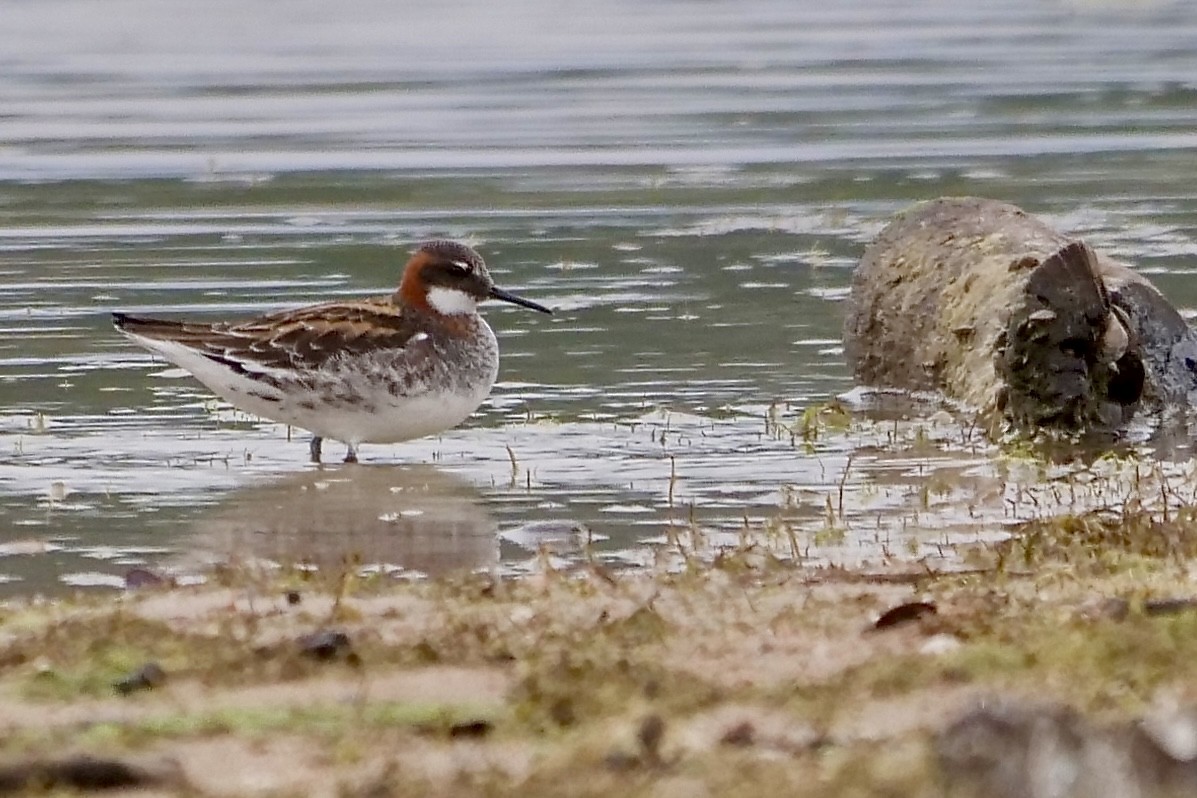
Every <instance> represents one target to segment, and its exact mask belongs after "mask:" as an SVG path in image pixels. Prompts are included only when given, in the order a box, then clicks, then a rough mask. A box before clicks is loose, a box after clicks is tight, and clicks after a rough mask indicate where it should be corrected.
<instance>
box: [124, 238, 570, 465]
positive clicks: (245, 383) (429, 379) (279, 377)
mask: <svg viewBox="0 0 1197 798" xmlns="http://www.w3.org/2000/svg"><path fill="white" fill-rule="evenodd" d="M485 299H501V300H503V301H504V302H512V303H514V304H516V305H522V306H523V307H526V308H531V309H532V310H538V311H540V312H541V313H552V311H551V310H549V309H548V308H546V307H544V306H543V305H539V304H537V303H535V302H533V301H531V300H528V299H523V298H522V297H518V296H516V295H514V294H511V293H508V292H507V291H504V290H503V289H501V288H497V287H496V286H495V284H494V282H493V281H492V280H491V276H490V273H489V272H488V271H487V269H486V264H485V263H484V262H483V260H482V257H481V256H480V255H479V254H478V253H477V252H475V251H474V250H472V249H471V248H469V247H467V246H465V245H464V244H458V243H455V242H453V241H431V242H428V243H426V244H423V245H421V246H420V248H419V249H417V250H416V252H415V254H413V255H412V256H411V259H410V260H409V261H408V262H407V267H406V268H405V269H404V270H403V280H402V281H401V282H400V283H399V288H398V289H397V290H396V291H395V293H393V294H392V295H390V296H387V297H380V298H377V299H364V300H360V301H347V302H328V303H325V304H321V305H312V306H311V307H306V308H300V309H298V310H289V311H283V312H280V313H271V314H269V315H266V316H262V317H260V318H257V319H253V320H251V321H247V322H242V323H239V324H237V323H228V322H218V323H215V324H199V323H190V322H180V321H164V320H159V319H145V318H137V317H134V316H129V315H126V314H124V313H114V314H113V323H114V324H115V325H116V328H117V329H118V330H120V331H121V332H122V333H124V334H125V335H127V336H128V337H129V338H131V339H133V340H134V341H136V342H137V343H138V344H140V345H141V346H144V347H145V348H146V349H149V350H151V351H153V352H156V353H158V354H160V355H162V356H163V357H165V358H166V359H167V360H169V361H171V362H172V363H174V364H175V365H177V366H180V367H182V368H184V369H186V370H187V371H189V372H191V373H192V374H193V375H194V376H195V378H196V379H198V380H199V381H200V382H202V383H203V384H204V385H206V386H207V387H208V388H209V389H210V390H212V391H213V392H214V393H216V394H217V395H218V396H220V397H221V398H222V399H224V400H225V401H227V402H228V403H229V404H231V405H233V406H234V407H237V408H240V409H241V410H244V411H246V412H248V413H252V414H254V415H257V416H262V417H264V418H268V419H271V420H274V421H279V422H283V423H286V424H290V425H292V426H295V427H300V428H301V429H306V430H309V431H310V432H312V433H313V435H314V436H315V437H313V438H312V443H311V449H310V451H311V456H312V461H313V462H319V461H320V446H321V442H322V439H323V438H332V439H334V440H339V441H343V442H344V443H345V444H346V445H348V447H349V451H348V453H347V454H346V455H345V462H356V461H357V447H358V446H359V445H360V444H362V443H397V442H399V441H406V440H411V439H413V438H419V437H422V436H424V435H432V434H434V433H437V432H441V431H443V430H446V429H449V428H450V427H454V426H456V425H458V424H460V423H461V422H462V421H464V420H465V419H466V417H467V416H469V415H470V413H472V412H474V410H475V409H477V407H478V405H480V404H481V403H482V400H483V399H485V398H486V397H487V395H488V394H489V393H490V389H491V387H492V386H493V385H494V383H495V378H496V377H497V376H498V372H499V346H498V342H497V341H496V340H495V334H494V333H493V332H492V331H491V329H490V326H489V325H487V323H486V322H485V321H483V319H482V317H481V316H479V315H478V312H477V311H478V303H479V302H481V301H482V300H485Z"/></svg>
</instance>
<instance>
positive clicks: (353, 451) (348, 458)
mask: <svg viewBox="0 0 1197 798" xmlns="http://www.w3.org/2000/svg"><path fill="white" fill-rule="evenodd" d="M348 445H349V451H347V452H345V462H346V463H356V462H357V447H356V446H354V445H353V444H352V443H351V444H348Z"/></svg>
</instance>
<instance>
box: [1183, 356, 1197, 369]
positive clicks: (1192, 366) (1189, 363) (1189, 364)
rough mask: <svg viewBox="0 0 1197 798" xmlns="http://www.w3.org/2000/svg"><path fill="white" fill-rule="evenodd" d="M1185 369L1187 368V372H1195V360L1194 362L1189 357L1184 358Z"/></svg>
mask: <svg viewBox="0 0 1197 798" xmlns="http://www.w3.org/2000/svg"><path fill="white" fill-rule="evenodd" d="M1185 368H1187V369H1188V370H1189V371H1193V372H1197V360H1194V359H1193V358H1191V357H1186V358H1185Z"/></svg>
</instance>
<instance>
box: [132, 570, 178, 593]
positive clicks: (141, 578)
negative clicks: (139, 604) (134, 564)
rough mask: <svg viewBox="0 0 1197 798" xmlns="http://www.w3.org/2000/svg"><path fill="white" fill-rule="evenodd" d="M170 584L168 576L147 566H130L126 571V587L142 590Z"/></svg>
mask: <svg viewBox="0 0 1197 798" xmlns="http://www.w3.org/2000/svg"><path fill="white" fill-rule="evenodd" d="M167 584H170V582H169V581H168V580H167V579H166V577H164V576H161V575H159V574H156V573H154V572H153V571H151V570H149V569H146V568H130V569H129V570H128V571H126V572H125V589H126V590H141V589H142V588H147V587H162V586H163V585H167Z"/></svg>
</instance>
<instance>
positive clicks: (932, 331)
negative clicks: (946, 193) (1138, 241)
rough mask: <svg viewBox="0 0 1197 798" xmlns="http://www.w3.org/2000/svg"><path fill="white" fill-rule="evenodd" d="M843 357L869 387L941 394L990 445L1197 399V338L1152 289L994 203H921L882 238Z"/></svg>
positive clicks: (1121, 419) (861, 279)
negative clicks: (973, 421)
mask: <svg viewBox="0 0 1197 798" xmlns="http://www.w3.org/2000/svg"><path fill="white" fill-rule="evenodd" d="M844 351H845V354H846V356H847V358H848V362H849V364H850V365H851V366H852V368H853V370H854V372H855V375H856V378H857V379H858V380H859V381H860V382H862V383H864V384H866V385H872V386H878V387H894V388H902V389H908V390H934V391H942V392H943V393H944V394H946V395H948V396H950V397H953V398H955V399H958V400H960V401H962V402H964V403H965V404H967V405H970V406H971V407H973V408H975V409H976V410H977V411H979V413H980V414H981V417H982V419H983V420H984V421H986V425H987V426H988V427H989V429H990V431H991V432H994V433H996V432H998V431H1000V430H1001V429H1003V428H1005V427H1007V426H1013V427H1016V428H1020V429H1023V430H1034V429H1038V428H1041V427H1055V428H1061V429H1065V430H1111V429H1117V428H1118V427H1120V426H1121V425H1122V424H1124V423H1125V422H1126V421H1127V420H1128V419H1129V418H1130V417H1131V416H1132V415H1133V414H1134V413H1135V412H1136V411H1138V410H1140V409H1141V408H1145V407H1146V408H1150V409H1159V408H1162V407H1167V406H1181V405H1187V404H1188V403H1189V402H1190V400H1192V399H1197V376H1195V374H1194V372H1195V370H1197V336H1194V335H1193V333H1192V332H1191V331H1190V330H1189V328H1188V326H1187V325H1186V324H1185V322H1184V319H1183V318H1181V316H1180V314H1179V313H1178V312H1177V311H1176V309H1175V308H1174V307H1172V305H1170V304H1169V303H1168V301H1167V300H1166V299H1164V297H1163V296H1162V295H1161V294H1160V293H1159V291H1158V290H1156V289H1155V287H1154V286H1152V285H1151V283H1149V282H1148V281H1147V280H1146V279H1144V278H1143V277H1141V276H1140V275H1138V274H1137V273H1135V272H1134V271H1133V270H1132V269H1130V268H1129V267H1127V266H1125V265H1124V264H1121V263H1117V262H1115V261H1113V260H1110V259H1109V258H1106V257H1105V256H1102V255H1100V254H1098V253H1095V252H1094V251H1093V250H1092V249H1091V248H1089V246H1087V245H1086V244H1085V243H1084V242H1081V241H1077V240H1074V239H1072V238H1070V237H1068V236H1066V235H1064V234H1062V233H1059V232H1057V231H1055V230H1053V229H1052V228H1050V227H1048V226H1047V225H1045V224H1043V223H1042V222H1040V221H1038V220H1037V219H1034V218H1032V217H1030V216H1028V215H1027V214H1026V213H1024V212H1023V211H1021V210H1020V209H1018V208H1016V207H1014V206H1013V205H1008V204H1005V203H1001V202H995V201H993V200H987V199H977V198H971V197H964V198H942V199H937V200H932V201H931V202H926V203H922V204H919V205H916V206H915V207H913V208H911V209H909V210H906V211H904V212H902V213H900V214H898V216H897V217H896V218H895V219H894V220H893V221H892V222H890V224H889V225H888V226H886V228H885V229H884V230H882V231H881V234H880V235H879V236H878V237H877V240H876V241H874V242H873V243H872V244H871V245H870V246H869V247H868V248H867V249H866V250H865V253H864V256H863V257H862V258H861V262H860V266H859V267H858V268H857V270H856V273H855V276H854V278H853V282H852V295H851V299H850V301H849V306H848V315H847V319H846V321H845V325H844Z"/></svg>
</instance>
